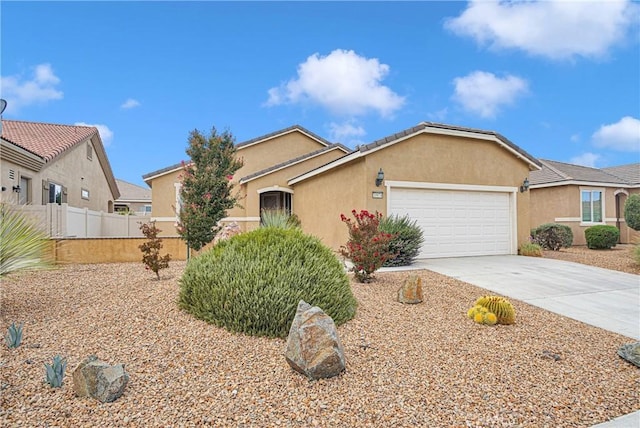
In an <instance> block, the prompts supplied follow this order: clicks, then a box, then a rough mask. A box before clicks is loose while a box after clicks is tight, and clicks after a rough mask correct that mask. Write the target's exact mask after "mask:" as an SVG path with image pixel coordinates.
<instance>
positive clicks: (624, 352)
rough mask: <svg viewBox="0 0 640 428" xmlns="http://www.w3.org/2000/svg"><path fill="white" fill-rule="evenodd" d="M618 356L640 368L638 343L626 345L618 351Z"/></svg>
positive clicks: (639, 345) (639, 344)
mask: <svg viewBox="0 0 640 428" xmlns="http://www.w3.org/2000/svg"><path fill="white" fill-rule="evenodd" d="M618 355H620V356H621V357H622V358H624V359H625V360H627V361H629V362H630V363H631V364H634V365H636V366H638V367H640V342H635V343H627V344H626V345H622V346H621V347H620V348H619V349H618Z"/></svg>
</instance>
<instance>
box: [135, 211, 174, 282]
mask: <svg viewBox="0 0 640 428" xmlns="http://www.w3.org/2000/svg"><path fill="white" fill-rule="evenodd" d="M140 230H141V231H142V234H143V235H144V236H145V238H147V239H148V241H147V242H145V243H144V244H142V245H139V246H138V248H140V251H142V263H144V265H145V268H146V269H147V270H150V271H152V272H153V273H155V274H156V278H157V279H160V269H166V268H168V267H169V262H170V261H171V255H170V254H165V255H164V256H161V255H160V250H161V249H162V239H160V238H158V233H160V232H162V230H160V229H158V228H157V227H156V222H155V221H152V222H150V223H142V224H141V225H140Z"/></svg>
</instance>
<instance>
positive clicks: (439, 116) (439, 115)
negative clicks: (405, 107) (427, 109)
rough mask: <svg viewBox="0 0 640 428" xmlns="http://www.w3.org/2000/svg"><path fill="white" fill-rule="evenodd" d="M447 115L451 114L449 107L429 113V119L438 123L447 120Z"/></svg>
mask: <svg viewBox="0 0 640 428" xmlns="http://www.w3.org/2000/svg"><path fill="white" fill-rule="evenodd" d="M447 114H449V109H448V108H447V107H445V108H443V109H440V110H438V111H435V112H431V113H427V117H428V118H429V119H431V120H436V121H440V122H442V121H444V120H445V119H446V118H447Z"/></svg>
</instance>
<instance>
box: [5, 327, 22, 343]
mask: <svg viewBox="0 0 640 428" xmlns="http://www.w3.org/2000/svg"><path fill="white" fill-rule="evenodd" d="M4 340H5V342H7V346H8V347H9V348H17V347H18V346H20V342H22V323H20V324H18V325H16V323H11V325H10V326H9V328H8V329H7V334H6V335H5V336H4Z"/></svg>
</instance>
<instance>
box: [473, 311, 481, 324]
mask: <svg viewBox="0 0 640 428" xmlns="http://www.w3.org/2000/svg"><path fill="white" fill-rule="evenodd" d="M473 320H474V321H475V322H477V323H478V324H484V315H483V314H482V312H476V314H475V315H474V316H473Z"/></svg>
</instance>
